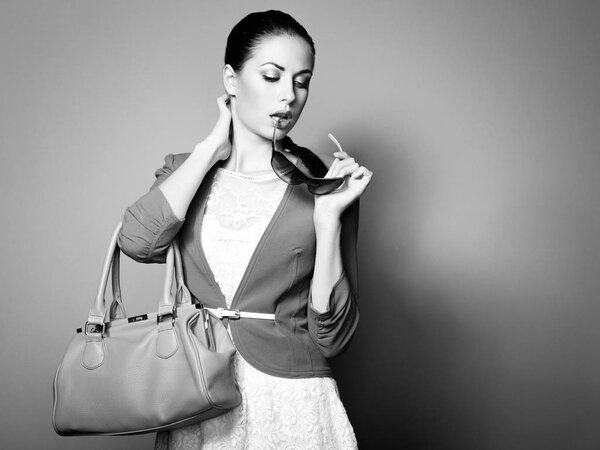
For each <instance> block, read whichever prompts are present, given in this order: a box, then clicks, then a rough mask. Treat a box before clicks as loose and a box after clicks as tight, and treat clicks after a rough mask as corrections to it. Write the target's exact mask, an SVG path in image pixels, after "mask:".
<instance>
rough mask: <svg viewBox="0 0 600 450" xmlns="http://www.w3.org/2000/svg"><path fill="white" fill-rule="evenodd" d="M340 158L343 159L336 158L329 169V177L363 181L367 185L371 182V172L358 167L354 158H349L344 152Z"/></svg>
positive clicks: (363, 167)
mask: <svg viewBox="0 0 600 450" xmlns="http://www.w3.org/2000/svg"><path fill="white" fill-rule="evenodd" d="M336 153H344V155H340V156H342V157H343V158H344V159H339V158H336V159H335V160H334V161H333V164H331V167H330V168H329V173H328V174H327V176H329V177H334V178H335V177H347V176H350V177H351V178H353V179H356V180H358V179H364V180H365V181H366V182H367V183H368V182H369V181H370V180H371V177H372V176H373V172H371V171H370V170H369V169H367V168H366V167H365V166H361V165H359V164H358V163H357V162H356V161H355V160H354V158H352V157H350V156H349V155H348V154H347V153H346V152H336Z"/></svg>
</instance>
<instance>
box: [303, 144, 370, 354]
mask: <svg viewBox="0 0 600 450" xmlns="http://www.w3.org/2000/svg"><path fill="white" fill-rule="evenodd" d="M334 156H335V157H336V158H335V160H334V162H333V164H332V165H331V167H330V168H329V171H328V173H327V177H344V178H345V183H344V184H343V185H342V187H341V188H339V189H338V190H336V191H334V192H332V193H330V194H326V195H317V196H315V209H314V216H313V219H314V224H315V232H316V241H317V242H316V244H317V247H316V254H315V266H314V273H313V278H312V282H311V288H310V309H311V311H310V316H311V320H309V328H310V329H311V330H310V331H311V334H312V335H313V339H315V341H316V342H317V344H318V345H319V347H320V348H321V350H322V351H323V352H324V354H325V355H326V356H328V357H331V356H335V355H336V354H338V353H339V352H341V351H342V350H343V347H345V344H347V342H348V341H349V338H350V337H351V335H352V333H353V331H354V328H355V326H356V321H357V320H358V311H357V306H356V304H355V301H356V298H355V297H356V289H357V287H356V283H357V280H356V277H357V274H356V239H357V233H358V203H359V202H358V198H359V197H360V196H361V195H362V193H363V192H364V191H365V189H366V187H367V186H368V184H369V182H370V181H371V177H372V175H373V173H372V172H371V171H370V170H368V169H367V168H365V167H363V166H360V165H359V164H357V163H356V161H355V160H354V158H351V157H350V156H349V155H348V154H347V153H346V152H336V153H334ZM337 303H339V304H337ZM349 321H353V322H354V323H346V322H349Z"/></svg>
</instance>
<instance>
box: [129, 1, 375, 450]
mask: <svg viewBox="0 0 600 450" xmlns="http://www.w3.org/2000/svg"><path fill="white" fill-rule="evenodd" d="M314 56H315V50H314V44H313V41H312V39H311V37H310V36H309V35H308V33H307V32H306V30H305V29H304V28H303V27H302V26H301V25H300V24H299V23H297V22H296V21H295V20H294V19H293V18H292V17H291V16H289V15H287V14H284V13H282V12H279V11H267V12H261V13H253V14H250V15H248V16H247V17H245V18H244V19H242V21H240V22H239V23H238V24H237V25H236V26H235V27H234V28H233V29H232V31H231V33H230V35H229V38H228V40H227V48H226V52H225V66H224V68H223V83H224V87H225V91H226V94H225V95H223V96H222V97H220V98H219V99H218V100H217V104H218V107H219V119H218V121H217V124H216V125H215V127H214V129H213V130H212V132H211V133H210V134H209V136H208V137H207V138H206V139H205V140H204V141H202V142H201V143H199V144H198V145H196V147H195V148H194V150H193V151H192V152H191V153H190V154H179V155H169V156H167V157H166V158H165V165H164V167H162V168H161V169H159V170H158V171H157V172H156V178H157V180H156V182H155V183H154V185H153V186H152V188H151V189H150V191H149V192H148V193H147V194H145V195H144V196H143V197H141V198H140V199H139V200H138V201H137V202H136V203H134V204H133V205H132V206H131V207H129V208H128V209H127V211H126V213H125V216H124V218H123V226H122V230H121V233H120V235H119V245H120V246H121V248H122V249H123V251H124V252H125V253H126V254H128V255H129V256H131V257H132V258H134V259H136V260H138V261H142V262H163V261H164V259H165V252H166V249H167V248H168V246H169V243H170V242H171V241H172V240H173V239H174V238H175V236H177V237H178V239H179V242H180V248H181V253H182V259H183V264H184V275H185V278H186V283H187V285H188V287H189V289H190V291H191V293H192V295H193V296H194V299H195V301H197V302H201V303H203V304H204V305H205V306H209V307H223V308H229V309H231V310H233V309H235V310H239V311H242V312H250V313H260V314H262V315H263V316H264V317H262V318H247V317H242V318H240V319H238V320H229V321H228V327H229V331H230V334H231V336H232V338H233V341H234V343H235V345H236V349H237V352H236V356H235V361H234V369H235V374H236V379H237V381H238V384H239V387H240V391H241V393H242V398H243V400H242V404H241V405H240V406H239V407H237V408H234V409H233V410H231V411H229V412H228V413H226V414H224V415H222V416H219V417H215V418H213V419H210V420H208V421H205V422H202V423H200V424H196V425H191V426H188V427H184V428H179V429H176V430H172V431H170V432H164V433H159V434H158V435H157V439H156V448H160V449H176V448H177V449H179V448H184V449H191V448H210V449H212V448H223V449H237V448H245V449H254V448H256V449H268V448H273V449H283V448H302V449H305V448H319V449H320V448H336V449H337V448H356V439H355V437H354V432H353V430H352V426H351V425H350V422H349V421H348V418H347V415H346V412H345V410H344V407H343V405H342V404H341V402H340V399H339V396H338V393H337V388H336V384H335V381H334V380H333V379H332V378H331V370H330V368H329V365H328V363H327V358H330V357H333V356H335V355H337V354H339V353H340V352H342V351H343V350H345V348H346V347H347V345H348V343H349V341H350V339H351V337H352V335H353V333H354V330H355V328H356V325H357V321H358V309H357V304H356V296H357V294H356V289H357V288H356V278H357V275H356V236H357V224H358V201H357V199H358V198H359V197H360V195H361V194H362V193H363V192H364V190H365V188H366V187H367V185H368V184H369V181H370V179H371V176H372V173H371V172H370V171H369V170H367V169H366V168H365V167H362V166H359V165H358V164H357V163H356V162H355V161H354V159H353V158H351V157H349V156H348V154H346V153H345V152H343V151H340V152H336V153H334V156H335V159H334V161H333V163H332V164H331V165H330V167H329V169H327V168H326V167H325V171H326V172H327V173H326V177H327V178H343V180H344V183H343V185H342V186H341V187H339V188H337V189H336V190H333V191H332V192H330V193H327V194H325V193H322V192H323V191H324V190H325V191H326V190H331V189H332V188H331V185H330V186H329V189H328V188H327V182H325V189H324V190H320V189H317V191H318V192H321V193H320V194H312V193H311V192H309V190H308V189H307V186H304V185H297V184H295V185H294V184H286V182H291V180H290V179H289V178H286V173H291V172H288V171H286V170H282V169H281V168H279V169H278V170H277V173H276V172H275V171H274V167H275V166H272V162H271V158H272V156H273V155H274V154H275V153H277V152H280V153H282V154H283V153H284V152H287V149H290V148H293V149H295V150H297V151H299V150H303V151H305V149H302V148H300V147H297V146H296V145H295V144H294V143H293V142H292V141H291V140H290V139H289V138H288V137H287V134H288V133H289V131H290V130H291V129H292V128H293V127H294V125H295V124H296V122H297V121H298V119H299V117H300V115H301V113H302V109H303V108H304V105H305V104H306V101H307V98H308V91H309V85H310V80H311V77H312V71H313V67H314ZM305 153H306V152H305ZM292 159H293V158H292ZM309 159H310V158H309ZM285 161H286V160H283V163H284V164H285ZM302 161H304V160H303V159H302V158H301V159H300V162H302ZM307 161H308V160H307ZM296 164H299V162H298V160H296ZM289 169H290V170H291V171H292V172H294V171H295V172H294V173H300V172H298V170H297V169H295V168H294V167H293V166H292V165H291V164H290V167H289ZM305 173H307V172H305ZM300 175H302V173H300ZM280 177H281V178H280ZM283 180H285V181H283ZM317 181H318V180H317ZM340 181H341V180H340ZM308 184H309V185H310V182H309V183H308ZM337 185H339V183H338V184H336V185H333V187H334V188H335V187H336V186H337ZM313 187H314V186H313ZM312 191H313V192H314V191H315V189H312ZM266 317H268V318H266Z"/></svg>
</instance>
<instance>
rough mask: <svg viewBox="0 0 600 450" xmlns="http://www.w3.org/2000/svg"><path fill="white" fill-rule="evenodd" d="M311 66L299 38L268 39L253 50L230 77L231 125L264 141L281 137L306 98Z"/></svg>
mask: <svg viewBox="0 0 600 450" xmlns="http://www.w3.org/2000/svg"><path fill="white" fill-rule="evenodd" d="M313 66H314V57H313V55H312V52H311V49H310V46H309V45H308V43H306V42H305V41H304V40H303V39H302V38H298V37H292V36H285V35H283V36H271V37H267V38H265V39H263V40H262V41H260V42H259V44H258V45H257V46H256V47H255V49H254V51H253V53H252V56H251V57H250V58H249V59H248V60H247V61H246V63H245V64H244V66H243V67H242V69H241V70H240V71H239V72H237V73H236V74H235V76H234V79H233V83H234V89H235V91H234V95H235V99H234V101H232V114H233V117H234V124H235V125H237V126H240V127H243V128H245V129H246V130H247V131H249V132H250V133H253V134H255V135H258V136H261V137H263V138H265V139H269V140H270V139H271V138H272V137H273V128H274V127H275V128H277V129H278V131H277V136H276V138H277V139H281V138H282V137H283V136H285V135H286V134H287V133H288V132H289V131H290V130H291V129H292V128H293V127H294V125H295V124H296V122H297V121H298V119H299V118H300V114H301V113H302V110H303V109H304V105H305V104H306V100H307V99H308V88H309V84H310V79H311V76H312V70H313Z"/></svg>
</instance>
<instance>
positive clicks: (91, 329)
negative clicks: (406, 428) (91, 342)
mask: <svg viewBox="0 0 600 450" xmlns="http://www.w3.org/2000/svg"><path fill="white" fill-rule="evenodd" d="M83 329H84V332H85V335H86V336H89V335H90V334H101V335H103V334H104V323H102V324H99V323H93V322H88V321H86V322H85V326H84V327H83ZM98 329H100V331H98Z"/></svg>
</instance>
